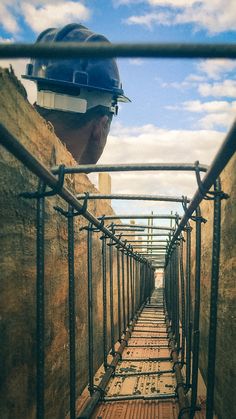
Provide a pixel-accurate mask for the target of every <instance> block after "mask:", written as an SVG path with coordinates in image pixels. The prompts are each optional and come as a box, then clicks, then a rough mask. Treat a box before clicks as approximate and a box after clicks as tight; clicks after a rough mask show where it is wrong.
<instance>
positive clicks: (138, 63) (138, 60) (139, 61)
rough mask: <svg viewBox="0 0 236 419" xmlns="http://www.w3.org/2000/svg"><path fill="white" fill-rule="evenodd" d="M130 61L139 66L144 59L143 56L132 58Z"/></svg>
mask: <svg viewBox="0 0 236 419" xmlns="http://www.w3.org/2000/svg"><path fill="white" fill-rule="evenodd" d="M128 61H129V64H131V65H137V66H140V65H143V63H144V61H143V60H142V59H141V58H130V59H129V60H128Z"/></svg>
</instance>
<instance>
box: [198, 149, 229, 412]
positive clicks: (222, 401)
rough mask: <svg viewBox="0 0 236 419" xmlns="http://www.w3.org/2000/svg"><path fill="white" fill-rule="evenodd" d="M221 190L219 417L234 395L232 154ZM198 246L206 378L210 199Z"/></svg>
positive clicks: (203, 206)
mask: <svg viewBox="0 0 236 419" xmlns="http://www.w3.org/2000/svg"><path fill="white" fill-rule="evenodd" d="M221 183H222V190H223V191H224V192H226V193H227V194H229V196H230V197H229V199H227V200H223V201H222V223H221V252H220V274H219V298H218V316H217V318H218V320H217V353H216V379H215V411H216V413H217V415H218V417H219V418H222V419H231V418H233V417H236V405H235V403H233V402H232V401H233V400H234V398H235V395H234V388H235V385H236V378H235V370H236V358H235V356H234V345H235V341H236V328H235V319H236V308H235V307H236V304H235V303H236V292H235V284H236V188H235V185H236V156H234V157H233V158H232V159H231V160H230V162H229V163H228V165H227V167H226V168H225V170H224V171H223V172H222V175H221ZM201 212H202V216H203V217H204V218H206V219H207V223H206V224H202V248H201V309H200V364H199V366H200V369H201V372H202V375H203V377H204V379H205V381H206V378H207V364H208V334H209V310H210V289H211V262H212V234H213V228H212V227H213V202H212V201H210V202H209V201H203V203H202V204H201ZM191 226H192V227H193V231H192V252H191V256H192V277H191V280H192V282H191V288H192V306H193V305H194V279H195V262H194V259H195V226H194V223H191Z"/></svg>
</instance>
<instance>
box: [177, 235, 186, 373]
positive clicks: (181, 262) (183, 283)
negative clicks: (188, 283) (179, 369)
mask: <svg viewBox="0 0 236 419" xmlns="http://www.w3.org/2000/svg"><path fill="white" fill-rule="evenodd" d="M179 263H180V265H179V268H180V285H181V323H182V336H181V363H182V365H183V364H184V360H185V336H186V326H185V280H184V265H183V239H181V242H180V260H179Z"/></svg>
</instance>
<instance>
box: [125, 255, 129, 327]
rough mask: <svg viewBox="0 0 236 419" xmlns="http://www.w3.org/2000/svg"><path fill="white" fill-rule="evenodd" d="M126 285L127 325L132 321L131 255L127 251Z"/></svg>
mask: <svg viewBox="0 0 236 419" xmlns="http://www.w3.org/2000/svg"><path fill="white" fill-rule="evenodd" d="M126 284H127V285H126V286H127V288H126V289H127V293H126V299H127V326H129V322H130V309H129V308H130V307H129V304H130V285H129V255H128V253H127V258H126Z"/></svg>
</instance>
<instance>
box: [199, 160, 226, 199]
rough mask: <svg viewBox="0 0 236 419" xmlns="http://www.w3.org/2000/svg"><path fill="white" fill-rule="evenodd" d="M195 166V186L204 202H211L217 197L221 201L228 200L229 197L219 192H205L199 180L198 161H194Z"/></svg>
mask: <svg viewBox="0 0 236 419" xmlns="http://www.w3.org/2000/svg"><path fill="white" fill-rule="evenodd" d="M194 165H195V174H196V179H197V185H198V188H199V191H200V193H201V195H202V198H203V199H204V200H206V201H213V200H214V199H215V198H216V197H217V196H219V197H220V198H221V199H228V198H229V195H228V194H227V193H225V192H223V191H221V190H219V191H208V192H205V191H204V188H203V186H202V180H201V175H200V168H199V161H198V160H197V161H195V163H194Z"/></svg>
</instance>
